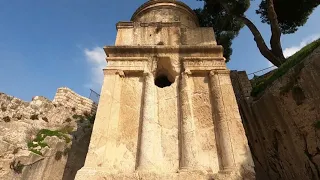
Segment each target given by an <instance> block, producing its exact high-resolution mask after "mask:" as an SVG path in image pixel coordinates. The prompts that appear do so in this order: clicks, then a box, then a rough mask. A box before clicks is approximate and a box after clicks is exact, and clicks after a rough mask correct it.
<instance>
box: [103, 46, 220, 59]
mask: <svg viewBox="0 0 320 180" xmlns="http://www.w3.org/2000/svg"><path fill="white" fill-rule="evenodd" d="M103 49H104V51H105V53H106V54H107V56H113V57H123V56H124V55H126V54H130V55H131V54H132V55H134V54H137V55H139V56H140V57H141V56H143V55H148V54H150V53H152V54H154V53H180V54H181V53H188V54H192V53H201V54H204V55H203V56H204V57H205V56H206V55H205V54H215V55H216V56H221V58H222V56H223V47H222V46H220V45H175V46H156V45H153V46H105V47H104V48H103Z"/></svg>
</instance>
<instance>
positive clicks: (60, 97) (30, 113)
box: [0, 88, 96, 180]
mask: <svg viewBox="0 0 320 180" xmlns="http://www.w3.org/2000/svg"><path fill="white" fill-rule="evenodd" d="M68 98H70V99H69V101H68V100H67V99H68ZM81 100H83V102H85V103H84V104H80V105H78V104H77V103H78V102H79V101H81ZM95 106H96V105H95V104H93V102H92V101H90V100H88V99H87V98H84V97H81V96H79V95H77V94H76V93H74V92H72V91H71V90H70V89H68V88H59V89H58V92H57V95H56V97H55V100H54V101H53V102H51V101H50V100H48V99H46V98H45V97H41V96H36V97H33V98H32V101H31V102H25V101H22V100H20V99H18V98H15V97H13V96H9V95H6V94H4V93H0V179H1V180H9V179H10V180H11V179H17V180H18V179H24V180H40V179H41V180H61V179H66V180H67V179H73V178H74V176H75V173H76V171H77V170H78V169H80V168H81V167H82V166H83V164H84V159H85V157H86V154H87V150H88V144H89V141H90V136H91V131H92V124H91V122H90V121H88V119H86V118H85V116H84V114H88V113H85V112H86V111H88V112H91V113H92V114H94V113H95ZM90 107H92V108H91V109H90ZM40 130H51V131H59V133H63V134H64V135H63V136H61V137H68V138H61V137H60V138H59V137H58V136H56V135H53V136H47V137H46V138H45V139H44V140H43V141H41V143H42V145H40V144H39V142H40V141H39V142H38V141H36V140H35V139H36V137H37V135H38V133H39V132H40ZM67 139H70V140H67ZM28 143H29V144H30V143H31V144H33V145H37V144H38V145H39V146H36V147H35V148H34V150H37V151H39V152H41V153H42V155H41V154H37V153H34V152H31V149H30V147H29V146H30V145H28ZM68 154H69V155H68ZM66 164H67V168H65V167H66Z"/></svg>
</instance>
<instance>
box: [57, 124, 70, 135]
mask: <svg viewBox="0 0 320 180" xmlns="http://www.w3.org/2000/svg"><path fill="white" fill-rule="evenodd" d="M59 131H60V132H62V133H64V134H71V133H72V132H73V127H72V126H70V125H66V126H64V127H62V128H61V129H59Z"/></svg>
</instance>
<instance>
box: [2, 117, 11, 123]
mask: <svg viewBox="0 0 320 180" xmlns="http://www.w3.org/2000/svg"><path fill="white" fill-rule="evenodd" d="M3 120H4V122H10V120H11V119H10V117H9V116H6V117H4V118H3Z"/></svg>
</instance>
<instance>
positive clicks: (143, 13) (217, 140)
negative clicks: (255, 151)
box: [76, 0, 254, 180]
mask: <svg viewBox="0 0 320 180" xmlns="http://www.w3.org/2000/svg"><path fill="white" fill-rule="evenodd" d="M117 31H118V32H117V38H116V42H115V46H106V47H104V50H105V52H106V54H107V61H108V66H107V67H106V69H104V83H103V87H102V90H101V97H100V102H99V106H98V111H97V115H96V120H95V124H94V128H93V133H92V137H91V142H90V146H89V151H88V154H87V158H86V162H85V165H84V167H83V168H82V169H81V170H79V171H78V173H77V176H76V179H77V180H87V179H166V180H167V179H169V180H170V179H195V180H200V179H254V170H253V162H252V158H251V154H250V150H249V147H248V144H247V138H246V136H245V132H244V129H243V125H242V123H241V118H240V115H239V110H238V106H237V102H236V99H235V95H234V91H233V88H232V84H231V80H230V71H229V70H228V69H227V67H226V63H225V58H224V57H223V48H222V47H221V46H219V45H217V42H216V40H215V35H214V31H213V28H211V27H210V28H204V27H200V26H199V22H198V19H197V16H196V15H195V13H194V12H193V11H192V9H190V8H189V7H188V6H187V5H186V4H184V3H182V2H180V1H174V0H151V1H148V2H146V3H145V4H143V5H142V6H141V7H139V8H138V9H137V11H136V12H135V13H134V14H133V16H132V18H131V21H129V22H119V23H118V24H117Z"/></svg>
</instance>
